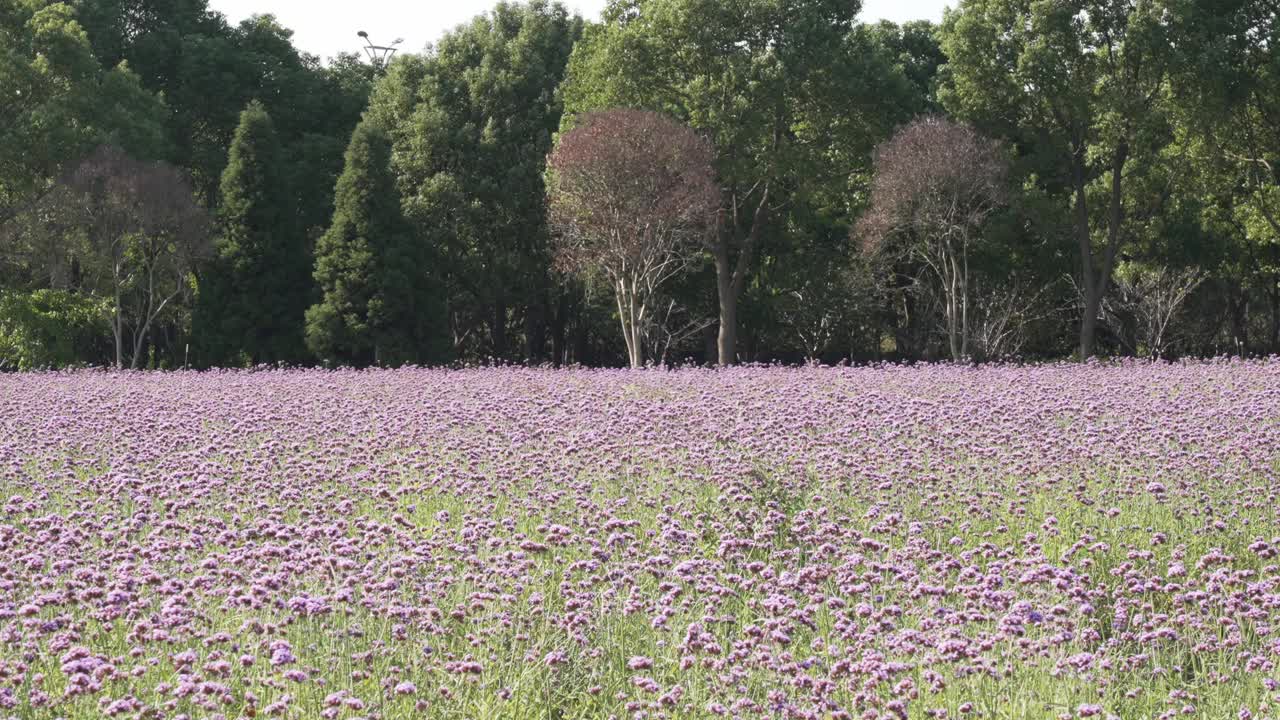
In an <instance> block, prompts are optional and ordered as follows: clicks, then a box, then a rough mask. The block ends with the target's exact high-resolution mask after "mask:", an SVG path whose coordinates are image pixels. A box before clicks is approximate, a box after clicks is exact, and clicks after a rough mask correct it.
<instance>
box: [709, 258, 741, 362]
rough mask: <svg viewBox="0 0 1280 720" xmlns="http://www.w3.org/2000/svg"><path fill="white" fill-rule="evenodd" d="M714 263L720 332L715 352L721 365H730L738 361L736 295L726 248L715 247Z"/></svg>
mask: <svg viewBox="0 0 1280 720" xmlns="http://www.w3.org/2000/svg"><path fill="white" fill-rule="evenodd" d="M715 261H716V290H717V295H718V298H719V300H720V332H719V335H718V336H717V337H716V351H717V354H718V356H719V357H718V360H719V362H720V364H721V365H732V364H734V363H735V362H737V360H738V358H737V355H738V295H737V293H735V292H734V291H733V270H732V269H731V268H730V267H729V252H728V248H726V247H724V246H723V245H719V246H717V248H716V252H715Z"/></svg>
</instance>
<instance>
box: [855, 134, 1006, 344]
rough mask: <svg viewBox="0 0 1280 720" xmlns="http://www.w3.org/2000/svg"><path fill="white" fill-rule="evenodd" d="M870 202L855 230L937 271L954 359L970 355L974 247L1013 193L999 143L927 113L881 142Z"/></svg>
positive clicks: (875, 247) (874, 245) (869, 242)
mask: <svg viewBox="0 0 1280 720" xmlns="http://www.w3.org/2000/svg"><path fill="white" fill-rule="evenodd" d="M875 168H876V174H875V180H874V181H873V184H872V186H871V208H870V210H869V211H868V212H867V214H866V215H864V216H863V217H862V219H861V220H860V221H859V223H858V225H857V228H856V232H857V233H858V235H860V236H861V237H862V239H863V241H864V247H865V248H866V249H868V250H869V251H873V252H875V251H886V250H888V251H892V250H898V249H901V250H902V251H904V252H906V253H907V254H909V255H911V256H913V257H915V258H918V259H919V260H920V261H922V262H923V263H924V264H925V265H926V266H928V267H929V269H930V270H932V271H933V273H934V275H936V276H937V279H938V281H939V282H940V284H941V295H942V298H943V301H944V303H943V304H944V308H945V315H946V324H947V339H948V343H949V346H950V350H951V358H952V359H953V360H962V359H965V358H967V357H968V356H969V340H970V332H969V320H970V313H969V301H970V298H971V294H970V282H969V280H970V272H969V253H970V247H971V245H972V244H973V242H974V239H975V235H976V234H977V233H978V232H979V231H980V230H981V229H982V226H983V224H984V223H985V222H986V220H987V218H988V217H989V216H990V215H991V213H992V212H993V211H994V210H995V209H996V208H998V207H999V206H1000V205H1001V204H1002V203H1003V202H1004V201H1005V198H1006V195H1007V190H1006V187H1005V183H1006V178H1007V175H1008V168H1007V165H1006V162H1005V159H1004V157H1003V154H1002V151H1001V149H1000V146H999V144H998V143H996V142H995V141H992V140H989V139H987V138H984V137H982V136H981V135H979V134H978V133H977V132H976V131H974V130H973V128H970V127H968V126H966V125H960V124H957V123H953V122H951V121H949V120H946V119H944V118H940V117H924V118H921V119H919V120H915V121H913V122H912V123H911V124H909V125H907V126H906V127H904V128H902V129H901V130H899V131H898V132H897V133H896V134H895V135H894V136H893V138H892V139H890V140H889V141H887V142H885V143H884V144H882V145H881V146H880V147H879V148H878V149H877V150H876V159H875Z"/></svg>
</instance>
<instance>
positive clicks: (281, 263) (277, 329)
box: [196, 102, 310, 365]
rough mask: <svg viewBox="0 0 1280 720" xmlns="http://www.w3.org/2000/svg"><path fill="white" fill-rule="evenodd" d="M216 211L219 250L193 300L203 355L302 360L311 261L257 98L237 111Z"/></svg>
mask: <svg viewBox="0 0 1280 720" xmlns="http://www.w3.org/2000/svg"><path fill="white" fill-rule="evenodd" d="M217 219H218V238H217V242H216V257H215V259H214V262H213V263H212V266H211V267H210V268H209V269H208V272H207V273H206V274H205V276H204V277H202V278H201V286H200V299H199V304H198V306H197V317H196V325H197V329H198V333H197V338H196V339H197V342H198V347H199V348H200V349H201V361H202V362H203V363H205V364H213V365H221V364H231V363H242V362H244V361H248V362H249V363H253V364H258V363H278V362H299V361H301V360H302V359H303V357H304V353H305V350H306V348H305V346H304V344H303V339H302V328H303V315H304V313H305V311H306V308H307V304H308V300H309V299H310V298H309V295H310V283H309V282H308V281H307V266H308V264H309V262H308V257H307V250H306V245H305V241H304V237H303V234H302V232H301V231H300V230H299V228H298V227H297V223H296V222H295V216H294V204H293V195H292V192H291V190H290V188H289V185H288V181H287V173H286V170H285V167H284V162H283V151H282V148H281V146H280V142H279V139H278V138H277V136H276V132H275V127H274V124H273V123H272V121H271V116H270V115H268V114H267V111H266V109H265V108H264V107H263V106H262V104H261V103H258V102H253V103H250V104H249V106H248V107H247V108H246V109H245V110H244V112H243V113H241V116H240V126H239V127H238V128H237V129H236V135H235V139H234V140H233V141H232V143H231V150H230V154H229V161H228V163H227V168H226V170H225V171H224V172H223V174H222V186H221V202H220V204H219V208H218V213H217Z"/></svg>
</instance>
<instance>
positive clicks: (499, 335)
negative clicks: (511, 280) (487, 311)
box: [491, 290, 507, 360]
mask: <svg viewBox="0 0 1280 720" xmlns="http://www.w3.org/2000/svg"><path fill="white" fill-rule="evenodd" d="M491 335H492V339H493V357H494V359H495V360H504V359H506V357H507V296H506V293H503V292H502V291H501V290H499V291H498V296H497V298H495V299H494V301H493V328H492V330H491Z"/></svg>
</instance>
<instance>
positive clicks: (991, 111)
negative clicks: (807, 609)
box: [939, 0, 1169, 358]
mask: <svg viewBox="0 0 1280 720" xmlns="http://www.w3.org/2000/svg"><path fill="white" fill-rule="evenodd" d="M942 46H943V50H944V51H945V52H946V54H947V58H948V63H947V66H946V77H947V82H946V84H945V85H944V87H943V88H942V89H941V91H940V93H939V94H940V96H941V100H942V104H943V106H944V107H945V108H946V109H947V110H948V111H950V112H951V113H953V114H954V115H956V116H958V117H960V118H963V119H965V120H968V121H970V122H972V123H974V124H975V125H976V126H977V127H979V128H980V129H983V130H986V131H988V132H990V133H992V134H995V135H997V136H1002V137H1008V138H1010V139H1012V140H1013V141H1014V142H1015V144H1016V145H1018V146H1019V147H1020V148H1021V149H1022V150H1023V151H1024V152H1026V153H1028V154H1031V155H1035V156H1036V158H1035V161H1034V163H1033V164H1035V166H1036V169H1037V171H1039V178H1040V180H1041V181H1042V182H1046V183H1051V184H1052V185H1054V187H1055V188H1060V189H1061V190H1062V191H1063V192H1065V193H1069V194H1070V196H1071V203H1072V209H1073V215H1072V229H1073V234H1074V239H1075V244H1076V250H1077V253H1078V255H1079V258H1078V261H1079V272H1078V276H1079V278H1080V282H1079V284H1080V288H1081V294H1082V296H1083V297H1082V301H1083V303H1082V304H1083V314H1082V315H1081V319H1080V332H1079V348H1080V356H1081V358H1088V357H1090V356H1091V355H1093V354H1094V348H1095V334H1096V328H1097V321H1098V319H1099V317H1100V315H1101V308H1102V301H1103V298H1104V297H1105V296H1106V294H1107V292H1108V290H1109V289H1110V287H1111V282H1112V271H1113V270H1114V268H1115V264H1116V259H1117V257H1118V254H1119V252H1120V250H1121V248H1122V247H1123V246H1124V244H1125V242H1126V241H1127V239H1128V237H1129V232H1130V229H1131V225H1132V224H1133V223H1134V222H1135V221H1137V220H1140V219H1141V218H1138V217H1135V216H1134V214H1133V212H1132V211H1133V210H1134V208H1133V207H1132V205H1131V203H1129V202H1127V200H1129V199H1130V198H1127V197H1126V193H1125V188H1126V183H1128V182H1132V181H1133V180H1134V179H1135V178H1136V177H1139V176H1140V175H1141V174H1142V173H1143V172H1144V171H1145V170H1146V169H1147V168H1148V167H1149V165H1150V163H1152V162H1153V161H1155V160H1156V158H1157V153H1156V151H1157V150H1158V149H1159V148H1160V147H1161V146H1163V145H1164V144H1166V143H1167V142H1168V139H1169V138H1168V127H1167V118H1166V116H1165V112H1164V111H1165V107H1164V105H1163V104H1162V101H1163V99H1164V95H1165V92H1166V89H1167V67H1168V61H1167V50H1168V43H1167V39H1166V37H1165V26H1164V23H1163V21H1162V13H1161V11H1160V8H1159V7H1158V6H1157V5H1156V3H1154V2H1152V1H1151V0H1139V1H1138V2H1125V3H1117V2H1110V1H1109V0H1073V1H1072V2H1035V1H1034V0H962V2H961V3H960V5H959V7H958V8H956V9H955V10H953V11H949V12H948V13H947V15H946V18H945V20H944V21H943V25H942Z"/></svg>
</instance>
